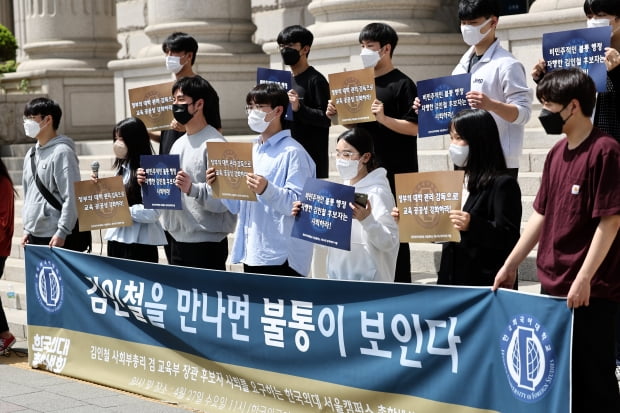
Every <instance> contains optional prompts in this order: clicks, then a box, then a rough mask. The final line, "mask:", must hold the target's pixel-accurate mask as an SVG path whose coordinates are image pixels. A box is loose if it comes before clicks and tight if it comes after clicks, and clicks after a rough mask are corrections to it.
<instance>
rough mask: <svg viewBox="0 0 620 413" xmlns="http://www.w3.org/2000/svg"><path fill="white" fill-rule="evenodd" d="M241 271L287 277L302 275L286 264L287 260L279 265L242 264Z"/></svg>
mask: <svg viewBox="0 0 620 413" xmlns="http://www.w3.org/2000/svg"><path fill="white" fill-rule="evenodd" d="M243 272H251V273H254V274H269V275H286V276H289V277H303V275H301V274H300V273H298V272H297V271H295V270H294V269H292V268H291V267H290V265H288V260H287V261H285V262H284V264H281V265H246V264H243Z"/></svg>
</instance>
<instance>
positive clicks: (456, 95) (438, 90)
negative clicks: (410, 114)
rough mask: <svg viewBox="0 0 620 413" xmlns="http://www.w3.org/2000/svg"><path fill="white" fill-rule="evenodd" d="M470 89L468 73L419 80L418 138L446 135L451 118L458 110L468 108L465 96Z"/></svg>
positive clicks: (469, 75)
mask: <svg viewBox="0 0 620 413" xmlns="http://www.w3.org/2000/svg"><path fill="white" fill-rule="evenodd" d="M470 89H471V74H470V73H465V74H461V75H454V76H445V77H438V78H435V79H428V80H420V81H419V82H418V96H419V97H420V109H419V111H418V120H419V129H420V130H419V136H420V137H427V136H437V135H445V134H447V133H448V132H449V131H448V127H449V126H450V121H451V120H452V117H453V116H454V115H455V114H456V113H458V112H459V111H460V110H462V109H466V108H469V105H468V104H467V99H465V94H466V93H467V92H469V90H470Z"/></svg>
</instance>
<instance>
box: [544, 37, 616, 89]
mask: <svg viewBox="0 0 620 413" xmlns="http://www.w3.org/2000/svg"><path fill="white" fill-rule="evenodd" d="M610 44H611V27H609V26H607V27H595V28H589V29H576V30H566V31H563V32H555V33H544V34H543V43H542V48H543V59H545V62H546V63H547V70H548V71H552V70H555V69H566V68H568V67H579V68H581V69H582V70H583V71H584V72H586V73H587V74H588V75H590V77H591V78H592V79H593V80H594V83H595V84H596V90H597V91H598V92H604V91H606V90H607V86H606V82H607V67H606V66H605V48H606V47H609V46H610Z"/></svg>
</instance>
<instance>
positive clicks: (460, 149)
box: [448, 143, 469, 168]
mask: <svg viewBox="0 0 620 413" xmlns="http://www.w3.org/2000/svg"><path fill="white" fill-rule="evenodd" d="M448 152H449V153H450V158H452V162H453V163H454V164H455V165H456V166H458V167H459V168H462V167H464V166H465V165H467V158H469V145H465V146H461V145H455V144H453V143H451V144H450V147H449V148H448Z"/></svg>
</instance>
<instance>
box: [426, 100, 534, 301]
mask: <svg viewBox="0 0 620 413" xmlns="http://www.w3.org/2000/svg"><path fill="white" fill-rule="evenodd" d="M450 139H451V141H452V143H451V144H450V149H449V151H450V157H451V158H452V161H453V162H454V164H455V165H456V166H459V167H462V168H463V169H464V171H465V180H464V185H463V187H464V190H463V208H462V210H453V211H450V219H451V221H452V223H453V225H454V227H455V228H457V229H458V230H459V231H460V233H461V242H459V243H457V242H448V243H445V244H444V245H443V250H442V254H441V264H440V267H439V277H438V280H437V283H438V284H444V285H445V284H448V285H473V286H491V285H493V281H494V279H495V275H496V274H497V271H498V270H499V269H500V268H501V266H502V265H503V263H504V261H505V259H506V257H508V254H510V251H511V250H512V248H513V247H514V246H515V244H516V243H517V241H518V239H519V229H520V225H521V212H522V211H521V190H520V188H519V184H518V183H517V180H516V179H515V178H514V177H512V176H509V175H507V173H506V161H505V158H504V154H503V152H502V147H501V144H500V140H499V132H498V129H497V125H496V123H495V120H494V119H493V117H492V116H491V114H490V113H489V112H487V111H485V110H481V109H465V110H462V111H461V112H459V113H457V114H456V115H455V116H454V118H453V119H452V122H451V124H450ZM516 284H517V282H516V281H515V286H514V288H515V289H516Z"/></svg>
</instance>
